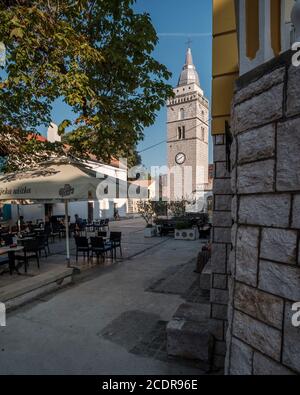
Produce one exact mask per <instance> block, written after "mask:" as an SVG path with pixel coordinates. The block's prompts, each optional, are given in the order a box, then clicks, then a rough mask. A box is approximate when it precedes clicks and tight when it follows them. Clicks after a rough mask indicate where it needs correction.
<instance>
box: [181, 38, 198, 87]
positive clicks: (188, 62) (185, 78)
mask: <svg viewBox="0 0 300 395" xmlns="http://www.w3.org/2000/svg"><path fill="white" fill-rule="evenodd" d="M188 44H190V41H189V43H188ZM193 83H194V84H197V85H198V86H200V81H199V75H198V73H197V70H196V67H195V65H194V62H193V55H192V50H191V48H190V46H189V47H188V49H187V51H186V56H185V65H184V66H183V69H182V72H181V74H180V78H179V81H178V86H182V85H188V84H193Z"/></svg>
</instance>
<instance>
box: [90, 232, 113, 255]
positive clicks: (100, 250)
mask: <svg viewBox="0 0 300 395" xmlns="http://www.w3.org/2000/svg"><path fill="white" fill-rule="evenodd" d="M91 250H92V255H91V257H93V256H94V254H95V255H96V257H97V260H99V255H101V258H102V261H104V258H105V255H106V253H107V252H108V251H110V252H111V257H112V253H113V247H112V245H111V244H105V242H104V240H103V238H102V237H91Z"/></svg>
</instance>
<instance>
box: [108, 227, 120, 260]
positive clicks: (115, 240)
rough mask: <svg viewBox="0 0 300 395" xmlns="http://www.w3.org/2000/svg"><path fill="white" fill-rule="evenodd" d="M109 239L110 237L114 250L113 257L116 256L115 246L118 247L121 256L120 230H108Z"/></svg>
mask: <svg viewBox="0 0 300 395" xmlns="http://www.w3.org/2000/svg"><path fill="white" fill-rule="evenodd" d="M109 239H110V243H111V245H112V248H113V249H114V252H115V258H116V257H117V248H119V249H120V254H121V257H123V253H122V245H121V239H122V232H110V237H109Z"/></svg>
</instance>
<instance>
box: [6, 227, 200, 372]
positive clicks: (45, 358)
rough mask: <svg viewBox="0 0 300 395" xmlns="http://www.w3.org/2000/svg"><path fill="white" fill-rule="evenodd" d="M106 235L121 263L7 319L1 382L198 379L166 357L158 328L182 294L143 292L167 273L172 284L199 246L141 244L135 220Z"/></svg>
mask: <svg viewBox="0 0 300 395" xmlns="http://www.w3.org/2000/svg"><path fill="white" fill-rule="evenodd" d="M112 227H113V228H114V229H121V230H122V232H123V235H124V247H125V256H126V257H127V259H124V260H122V261H121V260H119V261H118V263H117V264H113V265H109V266H102V265H100V266H97V267H95V268H93V269H91V270H88V271H86V272H84V273H83V274H82V275H79V276H78V277H76V280H75V283H74V284H73V285H71V286H68V287H67V288H65V289H63V290H60V291H59V292H57V293H55V294H51V295H48V296H46V297H43V298H41V299H40V300H38V301H36V302H34V303H30V304H28V305H26V306H24V307H22V308H20V309H18V310H16V311H14V312H11V313H9V314H8V317H7V327H6V328H1V330H0V373H1V374H195V375H198V374H203V373H204V371H202V370H201V369H200V367H199V366H198V365H197V364H196V363H194V362H183V361H180V360H176V359H169V358H168V357H167V356H166V351H165V325H166V323H167V322H168V321H170V319H171V318H172V316H173V314H174V312H175V311H176V310H177V308H178V306H180V305H181V304H182V303H183V302H184V301H185V300H184V294H186V295H188V293H186V290H187V289H186V288H185V287H184V286H182V287H181V289H180V292H179V293H180V294H181V295H179V294H176V293H175V292H176V290H172V292H168V291H169V285H168V281H167V282H166V283H165V284H166V288H165V289H164V288H162V289H161V290H158V289H155V290H154V292H151V289H153V288H155V284H157V282H158V280H159V279H164V278H166V273H167V272H168V271H170V273H171V272H172V273H173V274H172V275H175V276H176V271H177V269H178V271H179V272H180V271H181V270H184V269H183V264H184V263H189V262H191V261H192V259H195V260H196V256H197V253H198V251H199V250H200V248H201V243H200V242H199V241H195V242H186V241H175V240H174V239H172V238H162V239H160V238H154V239H144V237H143V223H142V222H141V221H140V220H131V221H121V222H119V223H115V224H113V225H112ZM57 253H59V251H57ZM61 253H62V252H61ZM129 258H130V259H129ZM191 267H192V266H191ZM166 280H167V278H166ZM190 280H193V281H194V280H195V279H194V278H189V281H190ZM162 282H163V281H161V282H160V285H162ZM190 284H191V283H190ZM158 291H159V292H158ZM164 291H167V292H164ZM193 293H195V291H193Z"/></svg>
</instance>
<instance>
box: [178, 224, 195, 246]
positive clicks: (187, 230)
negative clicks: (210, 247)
mask: <svg viewBox="0 0 300 395" xmlns="http://www.w3.org/2000/svg"><path fill="white" fill-rule="evenodd" d="M196 238H197V228H196V227H193V226H192V224H191V222H190V221H187V220H185V221H183V220H181V221H178V222H176V225H175V240H192V241H193V240H196Z"/></svg>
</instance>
